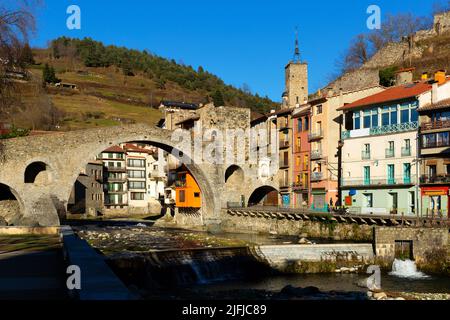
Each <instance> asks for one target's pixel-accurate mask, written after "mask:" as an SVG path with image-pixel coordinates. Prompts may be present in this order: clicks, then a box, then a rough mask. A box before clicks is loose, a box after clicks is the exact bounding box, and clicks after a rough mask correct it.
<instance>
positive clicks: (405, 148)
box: [402, 147, 411, 157]
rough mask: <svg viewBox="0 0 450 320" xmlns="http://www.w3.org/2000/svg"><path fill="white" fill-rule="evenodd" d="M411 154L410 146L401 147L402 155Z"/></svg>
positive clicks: (407, 155)
mask: <svg viewBox="0 0 450 320" xmlns="http://www.w3.org/2000/svg"><path fill="white" fill-rule="evenodd" d="M410 155H411V148H410V147H402V157H409V156H410Z"/></svg>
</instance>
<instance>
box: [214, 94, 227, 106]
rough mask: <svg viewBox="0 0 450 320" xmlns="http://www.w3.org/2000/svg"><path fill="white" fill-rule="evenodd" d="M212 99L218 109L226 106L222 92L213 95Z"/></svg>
mask: <svg viewBox="0 0 450 320" xmlns="http://www.w3.org/2000/svg"><path fill="white" fill-rule="evenodd" d="M212 99H213V102H214V105H215V106H216V107H221V106H224V105H225V101H224V100H223V95H222V92H221V91H220V90H216V91H215V92H214V93H213V95H212Z"/></svg>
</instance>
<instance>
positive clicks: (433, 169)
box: [428, 165, 437, 177]
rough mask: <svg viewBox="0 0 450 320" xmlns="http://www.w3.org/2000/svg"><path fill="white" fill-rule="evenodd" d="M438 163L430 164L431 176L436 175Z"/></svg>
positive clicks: (429, 172)
mask: <svg viewBox="0 0 450 320" xmlns="http://www.w3.org/2000/svg"><path fill="white" fill-rule="evenodd" d="M436 173H437V171H436V165H431V166H428V174H429V176H430V177H436Z"/></svg>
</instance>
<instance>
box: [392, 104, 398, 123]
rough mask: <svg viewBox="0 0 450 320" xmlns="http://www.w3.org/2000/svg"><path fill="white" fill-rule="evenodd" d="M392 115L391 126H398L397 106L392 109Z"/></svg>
mask: <svg viewBox="0 0 450 320" xmlns="http://www.w3.org/2000/svg"><path fill="white" fill-rule="evenodd" d="M390 114H391V122H390V124H391V125H393V124H397V107H396V106H393V107H390Z"/></svg>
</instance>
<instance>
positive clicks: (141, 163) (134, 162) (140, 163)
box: [127, 159, 145, 168]
mask: <svg viewBox="0 0 450 320" xmlns="http://www.w3.org/2000/svg"><path fill="white" fill-rule="evenodd" d="M127 165H128V166H129V167H137V168H145V160H141V159H128V161H127Z"/></svg>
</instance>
